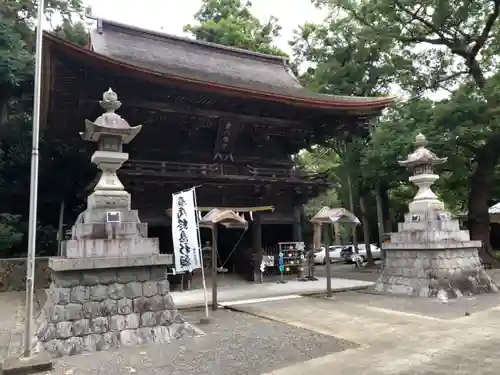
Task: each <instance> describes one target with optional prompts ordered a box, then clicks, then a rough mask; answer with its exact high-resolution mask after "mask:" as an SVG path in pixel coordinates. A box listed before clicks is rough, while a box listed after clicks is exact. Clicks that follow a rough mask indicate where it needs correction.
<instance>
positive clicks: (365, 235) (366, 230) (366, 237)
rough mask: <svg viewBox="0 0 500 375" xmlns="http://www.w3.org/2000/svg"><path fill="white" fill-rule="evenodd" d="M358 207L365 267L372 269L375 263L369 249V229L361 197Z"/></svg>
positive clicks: (363, 201) (360, 197)
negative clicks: (363, 244)
mask: <svg viewBox="0 0 500 375" xmlns="http://www.w3.org/2000/svg"><path fill="white" fill-rule="evenodd" d="M359 207H360V209H361V221H362V223H363V239H364V241H365V250H366V267H373V266H374V265H375V262H374V261H373V255H372V249H371V247H370V228H369V226H368V215H367V213H366V205H365V199H364V197H363V195H360V196H359Z"/></svg>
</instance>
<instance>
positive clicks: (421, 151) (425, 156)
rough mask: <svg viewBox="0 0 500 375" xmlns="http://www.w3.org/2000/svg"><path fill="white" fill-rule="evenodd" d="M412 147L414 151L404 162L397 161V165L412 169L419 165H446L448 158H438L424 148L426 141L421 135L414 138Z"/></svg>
mask: <svg viewBox="0 0 500 375" xmlns="http://www.w3.org/2000/svg"><path fill="white" fill-rule="evenodd" d="M414 145H415V146H416V149H415V151H414V152H412V153H411V154H409V155H408V157H407V158H406V160H400V161H398V163H399V165H401V166H403V167H408V168H413V167H416V166H419V165H438V164H443V163H446V161H447V160H448V158H439V157H437V156H436V154H435V153H433V152H432V151H430V150H428V149H427V148H425V146H427V139H426V138H425V136H424V135H423V134H422V133H419V134H418V135H417V136H416V137H415V142H414Z"/></svg>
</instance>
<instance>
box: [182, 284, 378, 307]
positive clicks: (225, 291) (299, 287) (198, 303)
mask: <svg viewBox="0 0 500 375" xmlns="http://www.w3.org/2000/svg"><path fill="white" fill-rule="evenodd" d="M371 285H373V282H369V281H360V280H348V279H332V290H333V291H334V292H340V291H346V290H358V289H364V288H368V287H369V286H371ZM325 291H326V278H324V277H318V280H317V281H306V282H302V281H296V280H293V281H288V282H287V283H286V284H277V283H263V284H240V285H233V286H229V285H226V286H222V287H220V288H218V290H217V296H218V301H219V302H221V303H223V302H230V301H237V300H247V299H256V298H269V297H276V296H287V295H294V294H299V295H307V294H318V293H323V292H325ZM207 295H208V300H209V303H211V300H212V297H211V296H212V290H211V289H207ZM172 297H173V299H174V302H175V305H176V306H177V308H179V309H185V308H192V307H202V306H204V304H205V298H204V293H203V289H193V290H189V291H184V292H172Z"/></svg>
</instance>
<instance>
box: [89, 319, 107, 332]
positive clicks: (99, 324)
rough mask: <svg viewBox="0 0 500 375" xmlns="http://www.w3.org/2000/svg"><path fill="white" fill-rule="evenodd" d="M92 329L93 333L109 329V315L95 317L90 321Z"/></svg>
mask: <svg viewBox="0 0 500 375" xmlns="http://www.w3.org/2000/svg"><path fill="white" fill-rule="evenodd" d="M90 330H91V331H92V332H93V333H106V332H108V331H109V317H104V316H101V317H98V318H94V319H92V320H91V322H90Z"/></svg>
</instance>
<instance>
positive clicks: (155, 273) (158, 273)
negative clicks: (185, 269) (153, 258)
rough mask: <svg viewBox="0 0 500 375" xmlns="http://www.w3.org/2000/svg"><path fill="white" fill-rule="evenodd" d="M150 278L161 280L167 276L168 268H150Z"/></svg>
mask: <svg viewBox="0 0 500 375" xmlns="http://www.w3.org/2000/svg"><path fill="white" fill-rule="evenodd" d="M150 273H151V274H150V277H149V280H151V281H161V280H165V279H166V278H167V268H166V267H152V268H151V270H150Z"/></svg>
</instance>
